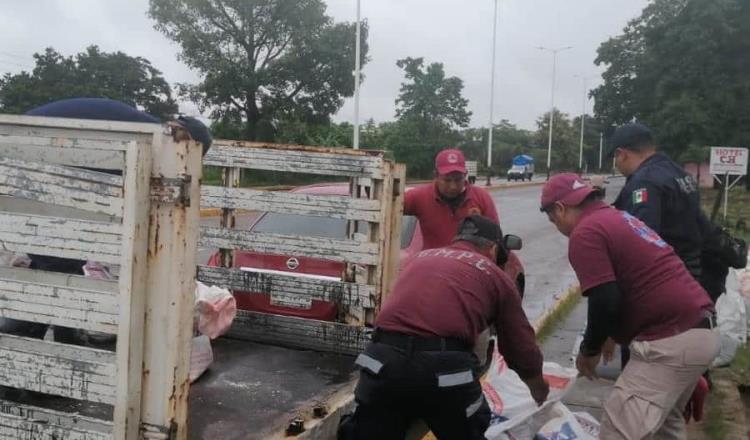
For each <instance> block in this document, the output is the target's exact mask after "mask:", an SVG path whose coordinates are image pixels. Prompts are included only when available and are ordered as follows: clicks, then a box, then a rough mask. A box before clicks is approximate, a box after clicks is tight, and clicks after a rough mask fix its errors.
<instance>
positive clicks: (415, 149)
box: [385, 58, 471, 177]
mask: <svg viewBox="0 0 750 440" xmlns="http://www.w3.org/2000/svg"><path fill="white" fill-rule="evenodd" d="M396 65H397V66H398V67H400V68H402V69H403V70H404V76H405V81H404V82H403V83H402V84H401V90H400V92H399V96H398V98H397V99H396V106H397V108H396V117H397V122H396V124H395V125H394V126H393V127H391V130H389V132H388V135H387V136H385V146H386V148H388V149H390V150H392V151H393V153H394V155H395V157H396V159H397V160H399V161H403V162H405V163H406V164H407V165H408V169H407V171H408V172H409V174H410V175H412V176H419V177H427V176H429V175H430V173H431V172H432V170H433V168H434V166H433V159H434V157H435V155H436V154H437V152H438V151H439V150H441V149H443V148H446V147H449V146H455V145H456V144H457V143H458V142H459V141H460V140H461V135H460V133H459V132H458V131H457V129H458V128H460V127H466V126H468V125H469V118H470V117H471V112H469V111H468V110H466V106H467V105H468V103H469V101H468V100H467V99H465V98H464V97H463V96H462V95H461V92H462V91H463V87H464V85H463V81H462V80H461V79H460V78H458V77H455V76H451V77H446V75H445V69H444V67H443V64H442V63H432V64H430V65H428V66H425V64H424V59H423V58H404V59H401V60H398V61H397V62H396Z"/></svg>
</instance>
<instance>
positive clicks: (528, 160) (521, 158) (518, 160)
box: [513, 154, 534, 165]
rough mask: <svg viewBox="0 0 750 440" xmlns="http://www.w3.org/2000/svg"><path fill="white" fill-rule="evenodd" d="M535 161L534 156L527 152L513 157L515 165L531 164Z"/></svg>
mask: <svg viewBox="0 0 750 440" xmlns="http://www.w3.org/2000/svg"><path fill="white" fill-rule="evenodd" d="M533 163H534V158H533V157H531V156H529V155H527V154H519V155H518V156H516V157H514V158H513V165H529V164H533Z"/></svg>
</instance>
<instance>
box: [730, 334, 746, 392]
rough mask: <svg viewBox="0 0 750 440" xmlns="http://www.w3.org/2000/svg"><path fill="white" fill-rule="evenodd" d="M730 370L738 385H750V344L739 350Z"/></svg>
mask: <svg viewBox="0 0 750 440" xmlns="http://www.w3.org/2000/svg"><path fill="white" fill-rule="evenodd" d="M729 369H730V371H731V372H732V376H733V378H734V381H735V382H736V383H737V384H738V385H746V386H747V385H750V344H745V345H744V346H743V347H740V348H739V349H738V350H737V355H736V356H735V357H734V360H733V361H732V364H731V365H730V366H729Z"/></svg>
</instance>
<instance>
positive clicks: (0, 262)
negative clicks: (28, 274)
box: [0, 250, 31, 267]
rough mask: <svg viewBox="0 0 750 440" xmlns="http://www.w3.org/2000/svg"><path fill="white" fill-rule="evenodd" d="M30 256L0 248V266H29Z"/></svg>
mask: <svg viewBox="0 0 750 440" xmlns="http://www.w3.org/2000/svg"><path fill="white" fill-rule="evenodd" d="M30 265H31V258H29V256H28V255H26V254H15V253H13V252H9V251H5V250H0V267H29V266H30Z"/></svg>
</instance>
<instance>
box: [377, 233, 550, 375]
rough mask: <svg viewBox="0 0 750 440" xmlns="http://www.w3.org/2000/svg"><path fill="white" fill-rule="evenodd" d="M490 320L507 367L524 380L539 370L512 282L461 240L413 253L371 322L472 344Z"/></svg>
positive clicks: (534, 346)
mask: <svg viewBox="0 0 750 440" xmlns="http://www.w3.org/2000/svg"><path fill="white" fill-rule="evenodd" d="M491 324H494V325H495V327H496V328H497V334H498V338H497V340H498V350H499V351H500V353H502V354H503V356H505V359H506V361H507V362H508V366H510V367H511V368H512V369H513V370H515V371H516V372H517V373H518V374H519V375H520V376H521V377H523V378H528V377H533V376H535V375H538V374H541V369H542V354H541V352H540V351H539V347H538V346H537V344H536V339H535V336H534V330H533V329H532V328H531V325H529V321H528V319H526V314H525V313H524V311H523V308H522V307H521V296H520V295H519V294H518V292H517V291H516V286H515V285H514V284H513V282H512V281H511V280H510V278H508V276H507V275H506V274H505V272H503V271H502V270H501V269H500V268H499V267H497V265H496V264H495V263H493V262H492V260H490V259H489V258H487V257H485V256H483V255H481V254H479V253H477V252H476V249H475V248H474V246H473V245H472V244H470V243H467V242H464V241H459V242H456V243H454V244H453V245H451V246H448V247H444V248H439V249H428V250H424V251H422V252H420V253H419V254H417V255H416V256H415V257H414V259H413V260H412V261H411V262H410V263H409V265H408V266H406V268H404V270H403V271H402V272H401V274H400V276H399V278H398V280H397V281H396V285H395V287H394V289H393V292H392V293H391V295H390V296H389V297H388V299H387V300H386V302H385V305H384V306H383V309H382V310H381V311H380V313H379V314H378V317H377V319H376V320H375V326H376V327H377V328H379V329H382V330H386V331H392V332H399V333H403V334H407V335H418V336H440V337H451V338H459V339H462V340H464V341H466V342H467V343H470V344H472V345H473V344H474V342H475V339H476V337H477V335H478V334H479V333H480V332H481V331H483V330H484V329H486V328H487V327H488V326H489V325H491Z"/></svg>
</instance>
